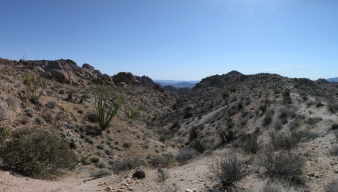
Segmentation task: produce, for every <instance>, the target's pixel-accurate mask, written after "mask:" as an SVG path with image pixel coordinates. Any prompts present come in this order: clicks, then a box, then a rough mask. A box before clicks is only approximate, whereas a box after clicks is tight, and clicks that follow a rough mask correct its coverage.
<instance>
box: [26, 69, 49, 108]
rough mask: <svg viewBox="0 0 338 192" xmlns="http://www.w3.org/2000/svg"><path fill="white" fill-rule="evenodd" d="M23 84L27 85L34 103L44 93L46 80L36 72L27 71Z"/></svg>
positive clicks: (28, 94)
mask: <svg viewBox="0 0 338 192" xmlns="http://www.w3.org/2000/svg"><path fill="white" fill-rule="evenodd" d="M23 84H24V85H25V87H26V94H27V96H28V97H29V99H30V100H31V101H32V102H33V103H34V102H36V101H37V100H38V99H39V97H40V96H41V95H42V90H43V89H44V88H46V86H47V83H46V80H45V79H43V78H41V77H40V76H38V75H36V74H34V73H26V74H25V75H24V77H23Z"/></svg>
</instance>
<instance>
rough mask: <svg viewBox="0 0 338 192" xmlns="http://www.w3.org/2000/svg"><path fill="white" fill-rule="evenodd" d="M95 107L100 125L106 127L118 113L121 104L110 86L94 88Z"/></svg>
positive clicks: (102, 127)
mask: <svg viewBox="0 0 338 192" xmlns="http://www.w3.org/2000/svg"><path fill="white" fill-rule="evenodd" d="M94 95H95V109H96V115H97V118H98V123H99V126H100V128H101V129H102V130H104V129H106V128H107V127H108V126H109V124H110V122H111V120H112V119H113V117H114V116H115V115H116V114H117V111H118V109H119V107H120V104H119V103H118V102H117V101H115V100H114V98H113V90H112V89H111V88H109V87H103V86H98V87H96V88H94Z"/></svg>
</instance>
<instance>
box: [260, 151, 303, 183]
mask: <svg viewBox="0 0 338 192" xmlns="http://www.w3.org/2000/svg"><path fill="white" fill-rule="evenodd" d="M261 158H262V159H261V164H262V166H263V167H264V168H265V169H266V173H267V175H268V176H269V177H270V178H272V179H283V180H285V181H287V182H290V183H293V184H303V182H304V180H303V179H304V178H303V168H304V164H305V161H304V159H303V158H301V157H300V156H298V155H296V154H294V153H291V152H274V151H273V150H271V149H269V148H268V149H266V150H265V151H264V153H263V155H262V156H261Z"/></svg>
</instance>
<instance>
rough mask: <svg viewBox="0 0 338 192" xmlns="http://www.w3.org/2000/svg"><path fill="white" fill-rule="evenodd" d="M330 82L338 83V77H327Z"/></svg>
mask: <svg viewBox="0 0 338 192" xmlns="http://www.w3.org/2000/svg"><path fill="white" fill-rule="evenodd" d="M327 80H328V81H329V82H335V83H338V77H336V78H329V79H327Z"/></svg>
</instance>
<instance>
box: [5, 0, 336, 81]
mask: <svg viewBox="0 0 338 192" xmlns="http://www.w3.org/2000/svg"><path fill="white" fill-rule="evenodd" d="M2 6H3V11H2V12H0V21H1V23H2V30H1V32H0V33H1V35H0V41H1V44H0V57H2V58H9V59H48V60H51V59H59V58H65V59H72V60H74V61H76V62H77V63H78V64H79V65H81V64H83V63H89V64H91V65H93V66H95V67H96V68H97V69H99V70H101V71H102V72H105V73H107V74H110V75H112V74H115V73H117V72H120V71H125V72H132V73H133V74H136V75H147V76H149V77H151V78H152V79H156V80H183V81H186V80H189V81H190V80H200V79H203V78H205V77H207V76H210V75H215V74H224V73H227V72H229V71H232V70H237V71H240V72H242V73H244V74H255V73H262V72H267V73H277V74H280V75H283V76H287V77H305V78H310V79H319V78H332V77H337V76H338V74H337V71H338V65H337V63H336V61H338V54H337V52H338V46H337V45H338V36H337V32H338V22H337V18H338V2H337V1H333V0H328V1H317V0H307V1H305V0H271V1H266V0H170V1H169V0H140V1H132V0H100V1H91V0H58V1H53V0H51V1H45V0H29V1H21V0H3V1H2Z"/></svg>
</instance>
